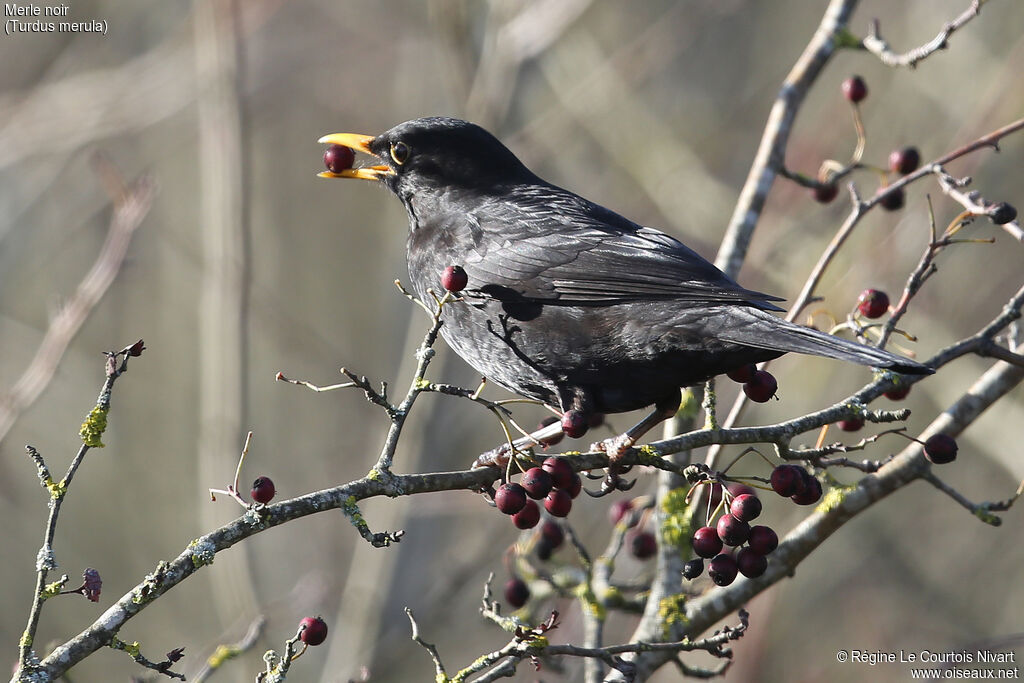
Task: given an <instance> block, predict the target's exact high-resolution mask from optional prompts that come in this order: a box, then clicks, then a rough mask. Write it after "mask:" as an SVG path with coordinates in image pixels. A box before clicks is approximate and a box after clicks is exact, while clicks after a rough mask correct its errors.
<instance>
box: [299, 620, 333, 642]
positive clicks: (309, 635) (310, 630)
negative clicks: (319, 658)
mask: <svg viewBox="0 0 1024 683" xmlns="http://www.w3.org/2000/svg"><path fill="white" fill-rule="evenodd" d="M299 628H300V629H302V632H301V633H300V634H299V640H301V641H302V642H304V643H305V644H306V645H319V644H320V643H322V642H324V641H325V640H327V624H326V623H324V620H323V619H321V618H320V617H306V618H305V619H303V620H302V621H300V622H299Z"/></svg>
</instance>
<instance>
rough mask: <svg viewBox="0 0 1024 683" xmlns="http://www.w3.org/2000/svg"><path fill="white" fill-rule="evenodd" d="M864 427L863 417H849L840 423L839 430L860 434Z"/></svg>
mask: <svg viewBox="0 0 1024 683" xmlns="http://www.w3.org/2000/svg"><path fill="white" fill-rule="evenodd" d="M863 426H864V418H863V417H848V418H846V419H845V420H840V421H839V428H840V429H842V430H843V431H844V432H858V431H860V429H861V428H862V427H863Z"/></svg>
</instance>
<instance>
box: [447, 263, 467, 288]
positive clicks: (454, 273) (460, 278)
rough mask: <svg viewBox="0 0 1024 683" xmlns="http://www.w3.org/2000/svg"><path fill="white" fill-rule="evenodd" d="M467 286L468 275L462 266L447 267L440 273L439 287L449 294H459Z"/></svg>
mask: <svg viewBox="0 0 1024 683" xmlns="http://www.w3.org/2000/svg"><path fill="white" fill-rule="evenodd" d="M467 284H469V274H468V273H466V271H465V269H463V267H462V266H448V267H447V268H445V269H444V272H442V273H441V286H442V287H444V288H445V289H447V290H448V291H449V292H461V291H462V290H464V289H465V288H466V285H467Z"/></svg>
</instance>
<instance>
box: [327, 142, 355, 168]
mask: <svg viewBox="0 0 1024 683" xmlns="http://www.w3.org/2000/svg"><path fill="white" fill-rule="evenodd" d="M355 162H356V153H355V151H353V150H352V149H351V148H349V147H346V146H345V145H331V146H330V147H328V148H327V149H325V150H324V166H326V167H327V170H328V171H330V172H331V173H341V172H342V171H344V170H345V169H346V168H352V164H354V163H355Z"/></svg>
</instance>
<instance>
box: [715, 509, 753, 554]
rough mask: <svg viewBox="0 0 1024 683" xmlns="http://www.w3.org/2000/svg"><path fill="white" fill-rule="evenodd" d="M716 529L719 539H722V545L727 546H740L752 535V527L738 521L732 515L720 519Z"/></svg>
mask: <svg viewBox="0 0 1024 683" xmlns="http://www.w3.org/2000/svg"><path fill="white" fill-rule="evenodd" d="M715 529H716V530H717V531H718V537H719V538H720V539H722V543H724V544H725V545H731V546H737V545H740V544H741V543H743V541H745V540H747V536H749V535H750V525H749V524H747V523H746V522H744V521H742V520H739V519H736V518H735V517H733V516H732V515H731V514H728V515H722V516H721V517H719V518H718V524H716V525H715Z"/></svg>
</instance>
